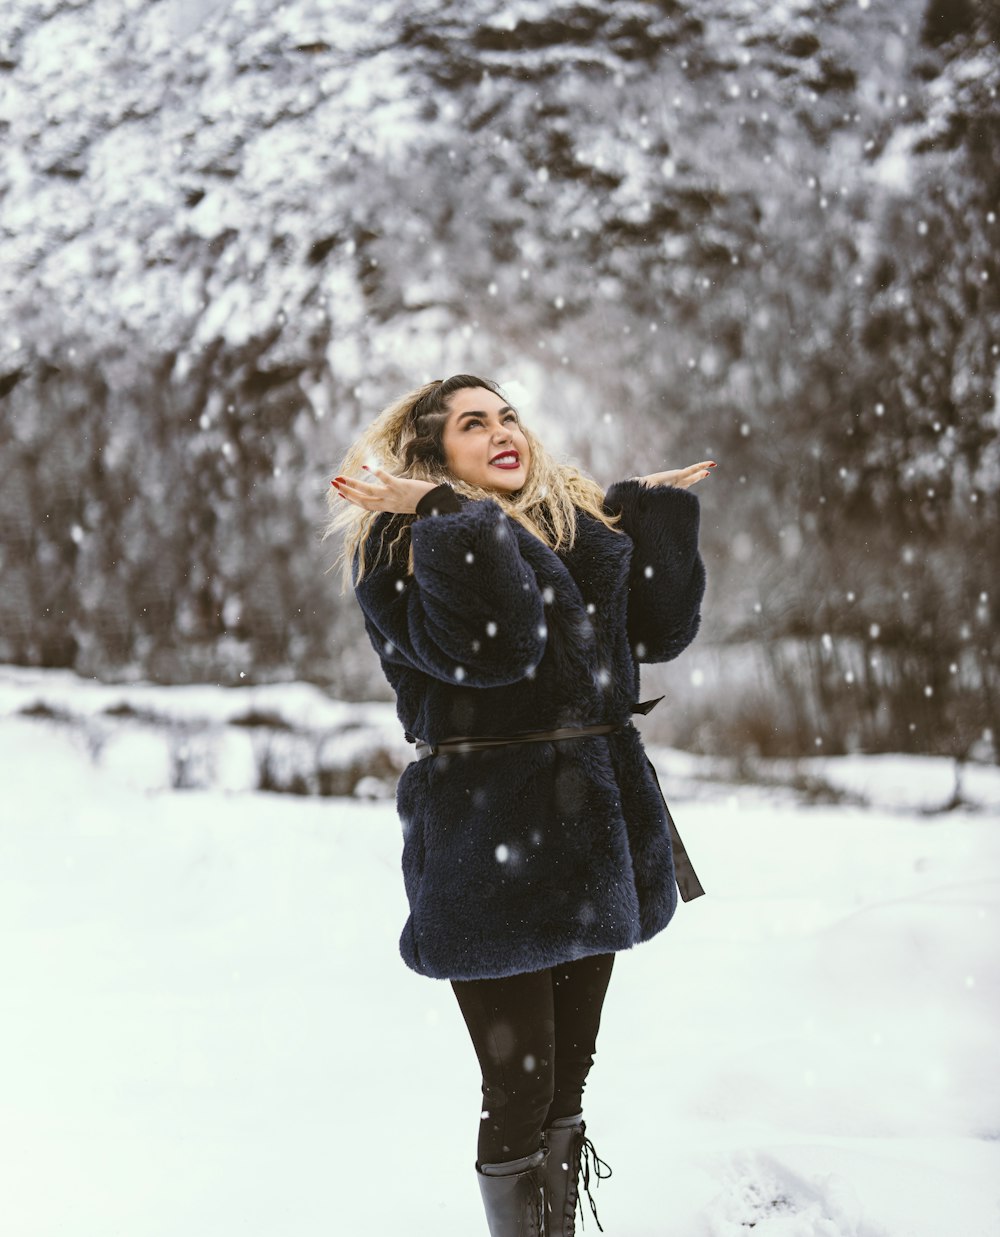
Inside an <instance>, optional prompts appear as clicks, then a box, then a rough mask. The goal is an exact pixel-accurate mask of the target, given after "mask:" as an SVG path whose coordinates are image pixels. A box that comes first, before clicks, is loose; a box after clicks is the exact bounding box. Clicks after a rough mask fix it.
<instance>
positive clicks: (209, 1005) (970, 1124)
mask: <svg viewBox="0 0 1000 1237" xmlns="http://www.w3.org/2000/svg"><path fill="white" fill-rule="evenodd" d="M0 711H2V712H6V713H7V716H5V717H2V718H0V742H2V750H3V752H4V788H3V790H4V793H3V800H2V803H3V807H2V817H3V819H2V825H0V1061H2V1066H3V1084H2V1087H0V1165H2V1168H0V1217H2V1221H0V1231H2V1232H3V1234H4V1235H5V1237H111V1235H113V1234H122V1235H123V1237H237V1235H238V1237H264V1235H265V1234H266V1235H267V1237H276V1235H278V1234H280V1235H282V1237H285V1235H291V1234H294V1235H295V1237H320V1235H323V1237H327V1235H336V1234H342V1233H343V1234H352V1235H356V1237H367V1235H369V1234H371V1235H372V1237H390V1235H395V1234H406V1235H407V1237H450V1235H452V1234H454V1235H455V1237H471V1235H472V1234H476V1233H483V1234H485V1221H484V1219H483V1215H482V1206H481V1202H480V1198H479V1191H478V1186H477V1184H476V1179H475V1172H474V1167H473V1165H474V1160H475V1150H476V1136H477V1132H478V1116H479V1100H480V1096H479V1073H478V1067H477V1064H476V1060H475V1055H474V1053H473V1050H472V1046H471V1043H470V1042H469V1040H468V1036H467V1032H466V1030H465V1026H464V1023H463V1022H462V1020H461V1016H460V1014H459V1011H458V1006H457V1004H456V1002H455V999H454V996H453V995H452V992H451V989H450V987H449V985H448V984H446V983H442V982H436V981H432V980H428V979H424V978H422V977H420V976H417V975H414V974H412V973H411V972H410V971H408V970H407V969H406V967H405V966H404V965H403V963H402V961H401V960H400V958H399V956H398V952H397V938H398V933H399V930H400V928H401V926H402V923H403V920H404V918H405V915H406V903H405V898H404V894H403V887H402V880H401V876H400V873H399V851H400V846H401V842H400V834H399V826H398V822H397V820H396V817H395V814H394V811H393V808H392V805H391V803H388V802H384V801H382V802H364V801H359V800H357V799H319V798H302V797H293V796H287V795H284V796H279V795H268V794H259V793H252V792H249V791H243V790H229V791H226V790H221V789H212V790H190V791H170V790H162V789H149V788H143V786H142V785H141V778H140V779H139V780H138V781H136V780H132V781H131V782H130V781H129V779H128V778H124V777H122V776H120V773H121V770H120V769H118V768H116V767H115V765H114V763H113V762H112V763H111V764H102V763H101V762H99V761H98V762H96V763H95V761H94V760H93V759H92V757H91V753H90V752H89V751H88V750H87V747H86V745H85V744H82V743H81V742H80V741H79V737H78V735H76V734H75V733H74V732H73V731H72V730H71V729H70V728H68V727H66V726H60V725H57V724H53V723H52V722H45V721H41V720H39V719H37V718H36V719H28V718H21V717H17V716H14V715H11V712H10V710H0ZM146 750H147V748H145V747H144V746H143V745H142V744H139V746H138V748H137V751H138V752H143V751H146ZM878 769H879V765H878V764H877V763H876V764H873V765H871V766H869V774H868V779H867V780H868V781H869V782H871V781H872V779H873V778H874V780H876V781H877V780H878V772H877V771H878ZM663 772H664V789H665V790H666V792H667V794H668V798H671V800H672V807H673V808H674V813H675V816H676V818H677V822H678V827H679V828H680V830H681V833H682V835H683V837H684V839H685V842H686V844H687V846H688V849H689V851H690V852H691V855H692V857H693V859H694V861H695V864H696V866H697V868H698V871H699V874H700V876H701V877H702V880H703V882H704V884H705V887H706V889H707V890H708V895H707V896H706V897H704V898H701V899H698V900H697V901H695V902H693V903H690V904H687V905H684V904H682V905H681V906H680V907H679V909H678V912H677V916H676V918H675V919H674V921H673V923H672V924H671V925H670V927H669V928H668V929H667V930H666V932H664V933H662V934H661V935H660V936H659V937H657V938H656V939H655V940H653V941H651V942H649V943H647V944H645V945H642V946H640V947H639V948H638V949H635V950H633V951H631V952H628V953H624V954H620V955H619V956H618V959H617V961H616V967H615V973H614V975H613V977H612V983H611V988H610V990H609V994H608V1000H607V1004H606V1006H605V1012H604V1017H603V1022H602V1028H601V1033H600V1037H599V1040H598V1052H597V1057H596V1061H595V1065H594V1068H593V1071H592V1073H591V1076H590V1081H589V1083H588V1088H587V1094H586V1113H587V1121H588V1133H589V1134H590V1136H591V1138H592V1139H593V1141H594V1144H595V1146H596V1148H597V1150H598V1152H599V1153H600V1155H601V1157H602V1158H603V1159H605V1160H606V1161H607V1162H608V1163H609V1164H610V1165H611V1167H612V1169H613V1172H614V1175H613V1177H612V1178H610V1179H607V1180H604V1181H602V1182H601V1184H600V1186H599V1188H598V1189H596V1191H594V1193H595V1200H596V1202H597V1204H598V1210H599V1213H600V1218H601V1223H602V1224H603V1226H604V1230H605V1232H606V1233H607V1234H608V1237H616V1235H618V1237H745V1235H746V1234H747V1233H748V1232H749V1231H750V1230H751V1228H752V1231H753V1233H754V1234H755V1237H952V1235H959V1237H996V1234H997V1233H1000V1188H998V1186H997V1184H996V1183H997V1182H998V1181H1000V1038H998V1035H997V1028H998V1025H1000V1018H998V1015H1000V991H998V979H1000V959H998V955H997V946H996V942H997V939H998V912H1000V828H998V827H997V825H998V821H997V819H996V816H995V814H993V813H991V812H989V811H981V812H979V813H976V814H972V813H964V812H963V813H950V814H947V815H941V816H936V817H924V816H920V815H918V814H916V813H912V814H910V815H907V814H905V813H900V812H899V811H896V812H893V813H890V812H889V811H877V810H872V809H868V810H862V809H859V808H856V807H843V806H841V807H830V806H826V807H807V806H802V805H801V804H794V803H790V802H787V801H785V800H783V799H778V798H773V799H769V798H767V796H766V795H764V794H762V793H761V792H760V791H759V790H757V791H754V792H752V793H751V792H744V791H743V790H741V789H739V788H733V787H729V788H726V789H722V790H720V791H719V792H718V794H717V795H716V796H715V797H714V798H710V797H709V798H705V797H700V798H698V799H697V800H693V799H685V798H683V797H678V796H677V795H676V794H673V793H672V789H671V782H670V775H669V770H668V769H666V768H664V770H663ZM154 781H155V779H154ZM592 1189H593V1182H592ZM583 1231H584V1232H591V1231H593V1232H595V1233H596V1231H597V1230H596V1225H594V1224H593V1219H592V1217H591V1216H590V1215H589V1209H588V1212H587V1223H586V1227H585V1229H584V1230H583Z"/></svg>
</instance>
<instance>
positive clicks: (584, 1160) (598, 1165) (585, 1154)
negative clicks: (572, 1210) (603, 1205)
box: [577, 1136, 611, 1233]
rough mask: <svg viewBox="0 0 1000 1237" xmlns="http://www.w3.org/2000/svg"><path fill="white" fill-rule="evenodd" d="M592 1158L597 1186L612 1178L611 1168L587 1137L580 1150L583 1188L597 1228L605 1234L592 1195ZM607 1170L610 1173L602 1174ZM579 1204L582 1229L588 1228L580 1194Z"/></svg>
mask: <svg viewBox="0 0 1000 1237" xmlns="http://www.w3.org/2000/svg"><path fill="white" fill-rule="evenodd" d="M590 1156H593V1157H594V1165H593V1167H594V1178H595V1184H596V1183H597V1182H600V1181H602V1180H603V1179H604V1178H606V1177H610V1176H611V1166H610V1165H609V1164H607V1163H606V1162H605V1161H604V1160H602V1159H601V1157H600V1156H599V1155H598V1154H597V1152H596V1151H595V1150H594V1144H593V1143H592V1142H591V1141H590V1139H589V1138H587V1137H586V1136H585V1137H584V1140H583V1145H582V1147H581V1148H580V1167H581V1168H582V1170H583V1188H584V1190H585V1191H586V1194H587V1201H588V1202H589V1203H590V1210H591V1211H592V1212H593V1213H594V1219H595V1221H597V1227H598V1228H599V1229H600V1230H601V1232H602V1233H603V1232H604V1229H603V1228H602V1227H601V1221H600V1220H599V1219H598V1218H597V1204H596V1203H595V1202H594V1199H593V1196H592V1195H591V1193H590V1168H591V1165H590ZM602 1168H606V1169H607V1170H608V1171H607V1172H606V1173H602V1172H601V1169H602ZM577 1202H578V1203H579V1204H580V1227H581V1228H584V1227H586V1226H585V1224H584V1221H583V1203H582V1201H581V1200H580V1195H579V1193H578V1194H577Z"/></svg>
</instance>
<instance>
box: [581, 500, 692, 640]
mask: <svg viewBox="0 0 1000 1237" xmlns="http://www.w3.org/2000/svg"><path fill="white" fill-rule="evenodd" d="M605 508H606V510H607V511H609V512H613V513H615V514H617V513H619V512H620V513H621V517H622V518H621V523H620V525H619V527H620V528H622V529H623V530H624V531H625V532H626V533H627V534H628V536H629V537H630V538H631V540H632V542H633V545H634V549H633V551H632V564H631V568H630V571H629V582H628V589H629V597H628V635H629V642H630V643H631V645H632V648H633V650H634V651H635V655H636V659H637V660H638V661H644V662H657V661H670V660H671V659H672V658H674V657H676V656H677V655H678V654H679V653H682V652H683V651H684V649H686V648H687V646H688V645H689V644H690V643H691V641H692V640H693V639H694V638H695V636H696V635H697V633H698V628H699V626H700V625H701V600H702V597H703V596H704V593H705V564H704V563H703V562H702V558H701V554H700V553H699V552H698V524H699V515H700V504H699V502H698V498H697V496H696V495H694V494H693V493H692V492H691V491H690V490H686V489H680V488H679V487H677V486H670V485H657V486H647V485H644V484H643V482H641V481H618V482H616V483H615V484H614V485H613V486H612V487H611V488H610V489H609V490H608V492H607V495H606V497H605Z"/></svg>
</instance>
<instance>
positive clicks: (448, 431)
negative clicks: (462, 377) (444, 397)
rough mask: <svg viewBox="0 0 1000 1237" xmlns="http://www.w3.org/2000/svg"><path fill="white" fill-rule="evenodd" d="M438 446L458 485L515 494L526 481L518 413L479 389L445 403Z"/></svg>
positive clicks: (526, 453)
mask: <svg viewBox="0 0 1000 1237" xmlns="http://www.w3.org/2000/svg"><path fill="white" fill-rule="evenodd" d="M442 445H443V446H444V457H445V463H446V464H447V466H448V471H449V472H450V473H451V474H452V475H453V476H454V477H457V478H458V480H459V481H466V482H468V483H469V484H470V485H478V486H481V487H482V488H483V489H484V490H506V491H507V492H509V493H514V492H515V491H516V490H519V489H520V488H521V487H522V486H523V485H524V483H525V481H527V479H528V467H529V465H530V464H531V449H530V448H529V446H528V441H527V439H526V438H525V436H524V434H523V433H522V432H521V427H520V425H519V424H518V420H517V413H516V412H515V411H514V409H513V408H511V407H510V406H509V405H508V404H506V403H505V402H504V401H503V400H502V399H501V398H500V396H499V395H494V394H493V392H492V391H487V390H486V389H485V388H484V387H467V388H465V389H463V390H461V391H456V392H455V394H454V395H453V396H452V397H451V399H450V400H449V401H448V420H447V421H446V422H445V426H444V434H443V437H442Z"/></svg>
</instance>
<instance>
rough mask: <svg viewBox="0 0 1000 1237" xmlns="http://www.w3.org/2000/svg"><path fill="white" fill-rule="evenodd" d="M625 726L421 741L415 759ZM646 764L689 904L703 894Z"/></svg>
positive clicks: (639, 709) (643, 704)
mask: <svg viewBox="0 0 1000 1237" xmlns="http://www.w3.org/2000/svg"><path fill="white" fill-rule="evenodd" d="M662 699H663V697H662V696H657V697H656V698H655V699H654V700H642V701H640V702H639V703H638V704H634V705H633V706H632V712H633V713H649V712H650V711H651V710H652V709H654V708H655V707H656V705H658V704H659V703H660V701H661V700H662ZM628 724H629V723H628V722H616V723H614V724H603V723H602V724H599V725H595V726H560V727H559V728H558V729H556V730H526V731H521V732H520V733H515V734H510V735H495V736H494V735H481V736H478V737H470V738H455V739H442V740H441V742H440V743H425V742H424V741H423V739H417V740H416V745H417V759H418V760H425V759H426V758H427V757H429V756H438V755H443V754H445V753H447V752H478V751H482V750H483V749H485V748H488V747H508V746H510V745H511V744H513V743H554V742H556V741H558V740H560V739H582V738H585V737H587V736H589V735H601V734H614V733H615V732H616V731H618V730H622V729H623V728H624V727H625V726H626V725H628ZM646 763H647V764H648V765H649V768H650V770H651V772H652V774H653V780H654V781H655V783H656V789H657V790H658V791H659V792H660V798H661V799H663V806H664V809H665V810H666V813H667V824H668V825H669V827H670V841H671V845H672V849H673V854H674V874H675V876H676V878H677V888H678V890H679V891H680V895H681V899H682V900H683V901H684V902H690V901H691V900H692V899H694V898H698V897H701V895H702V894H703V893H704V892H705V890H704V889H703V888H702V884H701V881H700V880H699V879H698V874H697V873H696V872H695V870H694V866H693V864H692V863H691V860H690V858H689V857H688V853H687V850H686V849H685V847H684V843H683V842H682V841H681V835H680V834H679V833H678V832H677V826H676V825H675V824H674V818H673V817H672V816H671V815H670V808H668V807H667V801H666V799H665V798H664V795H663V790H662V788H661V787H660V779H659V778H658V777H657V776H656V770H655V769H654V768H653V762H652V761H651V760H650V759H649V757H648V756H647V757H646Z"/></svg>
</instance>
